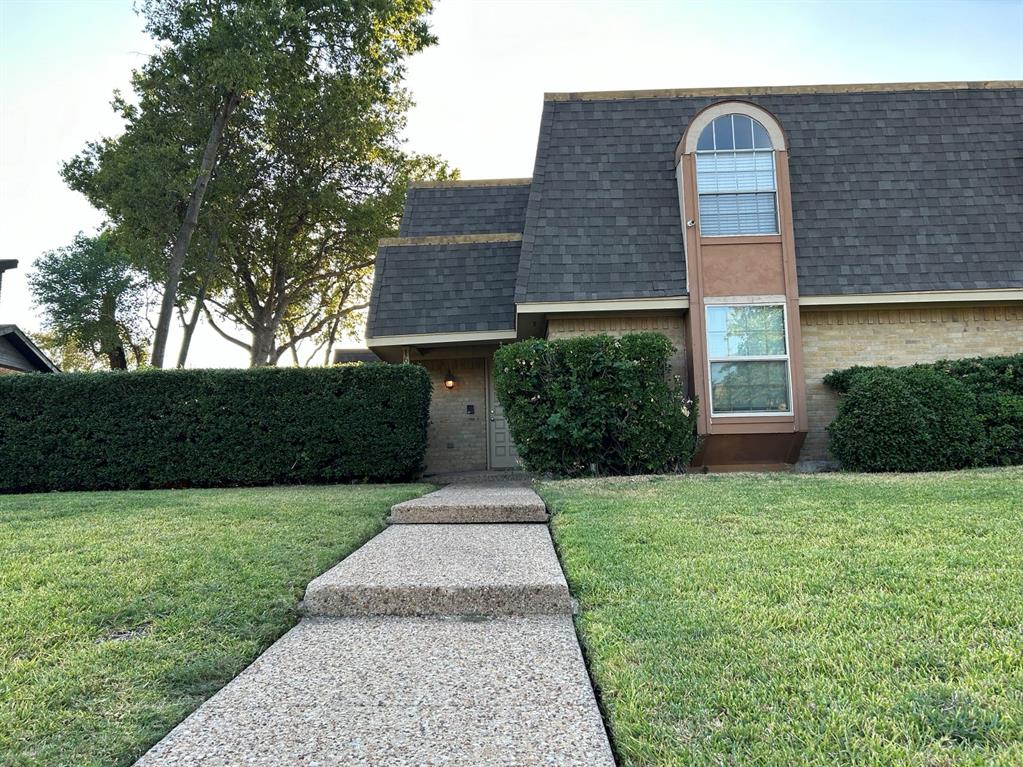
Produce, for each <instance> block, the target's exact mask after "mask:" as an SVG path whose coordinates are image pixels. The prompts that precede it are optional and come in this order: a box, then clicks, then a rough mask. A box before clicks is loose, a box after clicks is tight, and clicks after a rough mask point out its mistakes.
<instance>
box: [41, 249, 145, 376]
mask: <svg viewBox="0 0 1023 767" xmlns="http://www.w3.org/2000/svg"><path fill="white" fill-rule="evenodd" d="M29 287H30V289H31V291H32V296H33V298H34V300H35V302H36V304H37V305H38V306H39V308H40V309H41V310H42V318H43V324H44V326H45V328H46V331H47V333H48V336H47V337H48V338H49V339H50V348H57V349H62V348H63V349H67V350H69V351H74V352H78V353H79V354H87V355H91V356H92V357H93V358H94V359H96V360H105V361H107V363H108V364H109V366H110V368H111V369H115V370H124V369H126V368H127V367H128V366H129V364H131V365H134V366H138V365H140V364H142V362H143V359H144V355H145V349H146V345H147V342H148V340H147V333H146V328H145V326H144V325H143V323H142V316H143V313H144V311H145V302H146V290H145V288H146V286H145V280H144V279H143V277H142V275H140V274H139V273H138V272H137V271H136V270H135V269H134V268H133V267H132V264H131V262H130V259H129V258H128V257H127V256H126V254H125V253H124V251H122V250H120V249H118V248H117V247H115V246H114V244H113V243H112V240H111V237H110V235H109V234H101V235H99V236H97V237H87V236H86V235H85V234H82V233H79V234H78V235H77V236H76V237H75V238H74V241H73V242H72V243H71V244H70V245H68V246H66V247H63V248H58V249H57V250H51V251H49V252H48V253H45V254H43V255H42V256H41V257H40V258H38V259H37V260H36V262H35V271H34V272H33V274H32V275H31V276H30V277H29ZM65 356H67V355H65ZM69 359H73V357H69Z"/></svg>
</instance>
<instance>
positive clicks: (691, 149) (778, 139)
mask: <svg viewBox="0 0 1023 767" xmlns="http://www.w3.org/2000/svg"><path fill="white" fill-rule="evenodd" d="M728 114H735V115H746V116H747V117H752V118H753V119H754V120H756V121H757V122H758V123H760V124H761V125H763V126H764V129H765V130H767V135H768V136H770V137H771V145H772V146H773V148H774V151H775V152H786V151H788V146H789V145H788V142H787V141H786V140H785V133H784V132H783V131H782V129H781V125H780V124H779V123H778V120H777V119H776V118H775V116H774V115H772V114H771V113H770V112H768V111H767V110H766V109H764V108H763V107H759V106H757V105H756V104H751V103H750V102H748V101H719V102H717V103H715V104H711V105H710V106H709V107H706V108H705V109H704V110H703V111H702V112H700V113H699V114H697V115H696V116H695V117H694V118H693V119H692V122H690V123H689V125H688V127H687V128H686V131H685V135H684V136H683V137H682V141H681V142H680V143H679V145H678V148H677V149H676V150H675V151H676V155H675V161H676V162H678V160H679V159H680V158H681V155H683V154H694V153H695V152H696V144H697V142H698V141H699V140H700V134H701V133H703V129H704V128H706V127H707V126H708V125H710V123H712V122H714V120H715V119H717V118H718V117H722V116H724V115H728Z"/></svg>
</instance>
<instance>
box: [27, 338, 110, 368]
mask: <svg viewBox="0 0 1023 767" xmlns="http://www.w3.org/2000/svg"><path fill="white" fill-rule="evenodd" d="M29 335H30V337H31V338H32V341H33V342H34V343H35V345H36V346H38V347H39V348H40V349H42V350H43V351H44V352H46V356H47V357H49V358H50V359H51V360H53V364H55V365H56V366H57V367H58V368H60V369H61V371H62V372H64V373H88V372H91V371H93V370H99V369H100V368H102V367H103V366H102V365H101V364H100V362H99V361H97V359H96V357H95V355H93V354H92V352H91V350H90V351H83V350H82V349H81V347H80V346H78V344H77V343H76V342H74V341H68V340H66V339H65V340H64V341H63V342H62V341H60V340H58V338H57V334H56V333H54V332H52V331H47V330H41V331H39V332H37V333H30V334H29Z"/></svg>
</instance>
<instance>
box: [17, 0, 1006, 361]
mask: <svg viewBox="0 0 1023 767" xmlns="http://www.w3.org/2000/svg"><path fill="white" fill-rule="evenodd" d="M431 25H432V27H433V31H434V33H435V34H436V35H437V37H438V38H439V43H438V45H436V46H434V47H433V48H430V49H428V50H427V51H424V52H423V53H421V54H418V55H417V56H416V57H414V58H413V59H412V60H411V61H410V63H409V67H408V79H407V85H408V87H409V89H410V90H411V92H412V94H413V97H414V99H415V102H416V106H415V107H414V108H413V110H412V112H411V113H410V115H409V120H408V127H407V130H406V139H407V142H408V147H409V148H410V149H411V150H414V151H417V152H424V153H430V154H437V155H440V156H442V157H443V158H444V159H446V160H447V161H448V162H449V163H451V164H452V165H453V166H454V167H456V168H458V169H459V170H460V171H461V173H462V177H463V178H518V177H526V176H529V175H531V174H532V168H533V159H534V155H535V151H536V137H537V132H538V130H539V122H540V111H541V108H542V105H543V94H544V92H557V91H591V90H639V89H651V88H687V87H713V86H721V87H728V86H752V85H801V84H816V83H865V82H908V81H948V80H1020V79H1023V0H999V1H996V2H989V1H982V0H967V1H966V2H955V1H953V0H945V1H944V2H923V1H918V0H876V1H873V0H857V1H855V2H853V1H845V0H830V1H826V2H810V1H809V0H803V1H802V2H767V1H766V0H763V1H761V2H756V1H754V2H725V1H724V0H721V1H717V2H687V1H684V0H674V1H673V2H654V1H653V0H650V1H647V2H644V0H625V1H622V2H617V1H615V2H613V1H611V0H607V1H602V0H576V1H573V2H567V1H566V2H548V1H541V0H440V2H438V3H437V7H436V10H435V12H434V14H433V16H432V22H431ZM142 27H143V22H142V20H141V19H140V18H139V17H138V16H137V15H136V14H135V13H134V11H133V9H132V3H131V1H130V0H0V258H16V259H19V261H20V265H19V268H18V269H17V270H16V271H13V272H7V273H6V275H5V276H4V284H3V293H2V295H0V323H7V322H14V323H16V324H18V325H20V326H21V327H22V328H23V329H25V330H29V331H35V330H38V329H40V326H41V323H40V319H39V316H38V311H37V309H35V308H34V307H33V306H32V302H31V297H30V295H29V292H28V287H27V282H26V277H27V275H28V274H29V272H30V269H31V264H32V262H33V260H34V259H35V258H36V257H37V256H39V255H40V254H41V253H43V252H45V251H47V250H50V249H53V248H57V247H61V246H63V245H66V244H67V243H69V242H70V241H71V239H72V238H73V237H74V235H75V234H76V233H77V232H79V231H85V232H93V231H95V230H96V228H97V227H98V226H100V225H101V224H102V222H103V216H102V215H101V214H100V213H99V212H98V211H96V210H94V209H92V208H91V207H90V205H89V204H88V203H87V202H86V201H85V199H84V198H83V197H82V196H81V195H79V194H77V193H75V192H72V191H70V190H68V189H67V188H66V187H65V186H64V184H63V182H62V181H61V179H60V176H59V169H60V165H61V163H62V162H64V161H65V160H67V159H69V158H70V157H72V156H73V155H75V154H76V153H77V152H79V151H80V150H81V149H82V148H83V147H84V146H85V144H86V142H88V141H91V140H95V139H98V138H100V137H102V136H112V135H117V133H118V132H119V130H120V123H119V121H118V120H117V119H116V117H115V116H114V114H113V112H112V111H111V109H110V107H109V102H110V98H111V96H112V94H113V91H114V90H115V89H121V90H123V91H125V92H127V91H129V90H130V89H129V78H130V75H131V70H132V68H135V67H138V66H140V65H141V64H142V63H143V62H144V61H145V57H146V56H147V55H148V54H149V53H150V52H151V51H152V50H153V44H152V42H151V41H150V40H149V39H148V38H147V37H146V35H145V33H144V32H143V29H142ZM357 342H358V339H348V341H347V342H346V345H357ZM169 348H170V349H171V350H172V354H173V355H176V350H177V340H176V338H175V336H172V337H171V340H170V347H169ZM245 364H247V358H246V354H245V352H244V351H242V350H240V349H238V348H236V347H234V346H232V345H230V344H229V343H227V342H226V341H223V340H221V339H220V338H219V337H217V336H216V335H214V333H213V331H212V330H210V329H208V328H200V330H199V331H198V332H197V334H196V338H195V340H194V342H193V347H192V353H191V355H190V359H189V366H190V367H192V366H198V367H214V366H215V367H224V366H238V365H245Z"/></svg>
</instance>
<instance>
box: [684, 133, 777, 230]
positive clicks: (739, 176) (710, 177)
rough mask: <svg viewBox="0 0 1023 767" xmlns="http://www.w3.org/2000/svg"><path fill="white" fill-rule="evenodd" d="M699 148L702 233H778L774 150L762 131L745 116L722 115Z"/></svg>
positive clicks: (697, 178)
mask: <svg viewBox="0 0 1023 767" xmlns="http://www.w3.org/2000/svg"><path fill="white" fill-rule="evenodd" d="M697 147H698V148H697V152H696V190H697V194H698V196H699V201H700V233H701V234H703V235H706V236H710V237H716V236H727V235H749V234H777V233H778V201H777V180H776V178H775V170H774V151H773V150H772V148H771V143H770V138H769V137H768V136H767V131H766V130H765V129H764V127H763V126H762V125H760V123H758V122H756V121H755V120H754V119H753V118H751V117H747V116H746V115H725V116H723V117H719V118H717V119H716V120H714V122H712V123H711V124H710V125H708V126H707V127H706V128H705V129H704V132H703V133H702V134H701V135H700V139H699V141H698V143H697Z"/></svg>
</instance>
